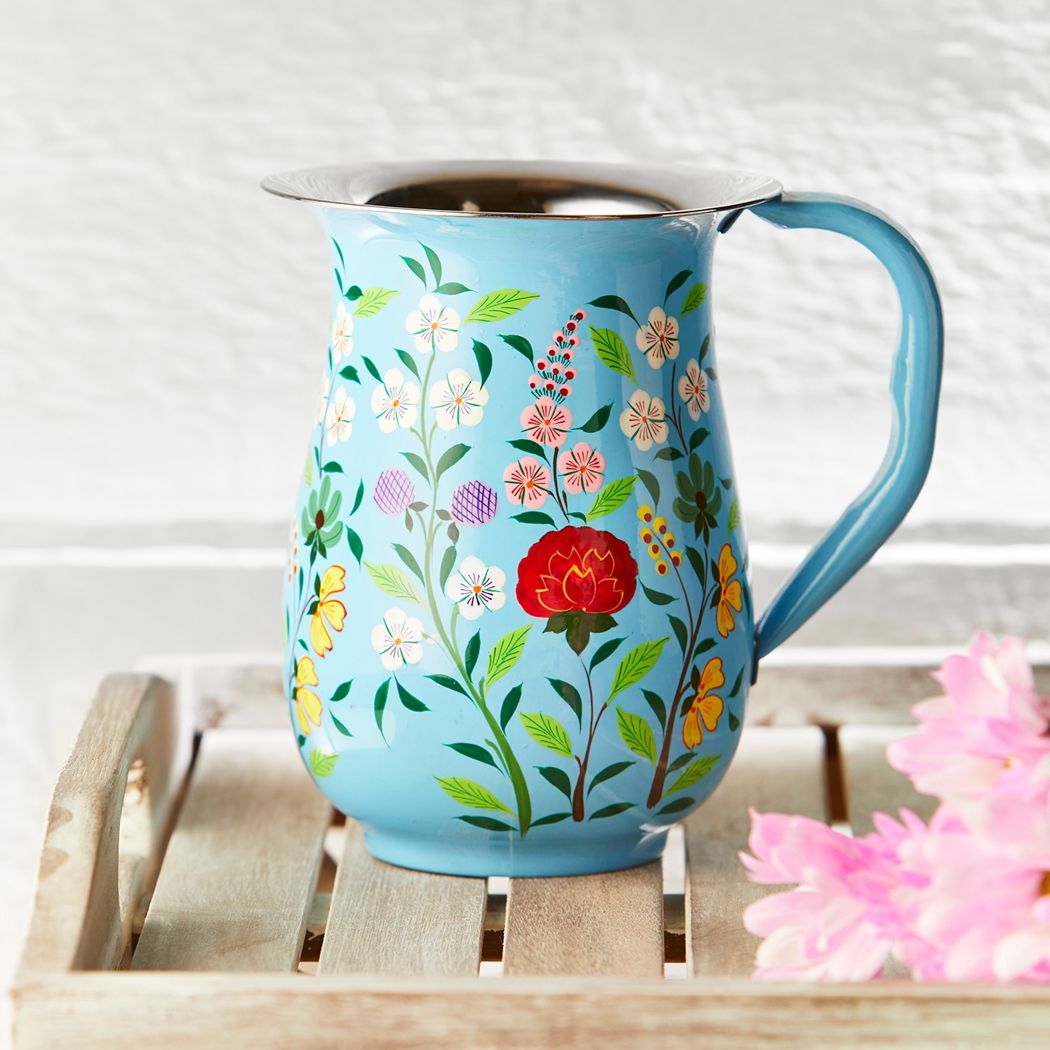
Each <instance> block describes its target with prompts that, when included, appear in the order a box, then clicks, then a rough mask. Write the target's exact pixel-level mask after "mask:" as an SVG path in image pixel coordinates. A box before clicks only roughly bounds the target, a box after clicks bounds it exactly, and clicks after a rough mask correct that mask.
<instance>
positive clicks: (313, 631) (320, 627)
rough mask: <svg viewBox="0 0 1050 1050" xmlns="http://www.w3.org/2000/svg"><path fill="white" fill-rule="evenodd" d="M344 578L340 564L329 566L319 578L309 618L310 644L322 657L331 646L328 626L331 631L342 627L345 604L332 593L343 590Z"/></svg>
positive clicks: (339, 629) (344, 570)
mask: <svg viewBox="0 0 1050 1050" xmlns="http://www.w3.org/2000/svg"><path fill="white" fill-rule="evenodd" d="M345 579H346V569H344V568H343V567H342V565H332V566H330V567H329V568H328V569H327V570H326V572H325V574H324V576H323V577H322V579H321V586H320V589H319V590H318V592H317V604H316V605H315V606H314V613H313V616H312V617H311V618H310V644H311V645H312V646H313V647H314V652H315V653H317V655H318V656H322V657H323V656H324V654H325V653H327V652H328V651H329V650H330V649H331V648H332V636H331V635H330V634H329V633H328V627H329V626H331V628H332V630H333V631H341V630H342V629H343V620H344V619H345V617H346V606H345V605H344V604H343V603H342V602H341V601H339V599H338V598H333V597H332V595H333V594H338V593H339V592H340V591H341V590H344V584H343V581H344V580H345ZM326 621H327V623H326Z"/></svg>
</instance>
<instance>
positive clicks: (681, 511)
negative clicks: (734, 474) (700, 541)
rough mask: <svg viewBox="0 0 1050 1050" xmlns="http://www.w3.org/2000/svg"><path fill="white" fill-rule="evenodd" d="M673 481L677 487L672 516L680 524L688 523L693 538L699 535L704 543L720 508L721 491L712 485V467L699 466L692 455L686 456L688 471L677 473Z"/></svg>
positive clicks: (696, 457)
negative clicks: (693, 535)
mask: <svg viewBox="0 0 1050 1050" xmlns="http://www.w3.org/2000/svg"><path fill="white" fill-rule="evenodd" d="M674 480H675V484H676V485H677V487H678V498H677V499H676V500H675V501H674V512H675V514H676V515H677V516H678V518H679V519H680V520H681V521H685V522H692V523H693V529H694V531H695V533H696V535H697V536H700V535H703V537H704V543H707V542H709V540H710V538H711V530H712V529H713V528H715V527H716V526H717V524H718V517H717V515H718V512H719V511H720V510H721V509H722V491H721V489H720V488H719V487H718V485H717V484H716V480H715V468H714V467H712V466H711V464H710V463H703V462H702V461H701V459H700V457H699V456H698V455H697V454H696V453H695V452H694V453H693V454H692V455H691V456H690V457H689V469H688V471H684V470H683V471H679V473H678V474H676V475H675V479H674Z"/></svg>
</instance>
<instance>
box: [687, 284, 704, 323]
mask: <svg viewBox="0 0 1050 1050" xmlns="http://www.w3.org/2000/svg"><path fill="white" fill-rule="evenodd" d="M706 298H707V285H706V284H704V282H703V281H697V282H696V284H694V285H693V286H692V287H691V288H690V289H689V291H688V292H686V293H685V301H684V302H683V303H682V316H683V317H684V316H685V315H686V314H691V313H692V312H693V311H694V310H699V309H700V307H701V306H702V305H703V302H704V300H705V299H706Z"/></svg>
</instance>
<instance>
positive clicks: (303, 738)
mask: <svg viewBox="0 0 1050 1050" xmlns="http://www.w3.org/2000/svg"><path fill="white" fill-rule="evenodd" d="M297 740H298V741H299V746H300V747H302V746H303V744H305V743H306V737H305V736H303V734H302V733H300V734H299V736H298V737H297Z"/></svg>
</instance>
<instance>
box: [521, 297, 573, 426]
mask: <svg viewBox="0 0 1050 1050" xmlns="http://www.w3.org/2000/svg"><path fill="white" fill-rule="evenodd" d="M586 316H587V313H586V311H584V310H577V311H576V312H575V313H574V314H573V315H572V316H571V317H570V318H569V319H568V321H566V322H565V324H564V326H563V327H562V329H561V331H559V332H555V333H554V335H553V336H551V340H552V342H551V344H550V346H548V347H547V356H546V357H544V358H541V359H540V360H539V361H537V362H536V371H535V372H534V373H533V374H532V375H531V376H530V377H529V389H530V390H531V391H532V396H533V397H535V398H541V397H549V398H551V400H553V401H554V403H555V404H556V405H560V404H561V403H562V402H563V401H564V400H565V399H566V398H567V397H568V396H569V395H570V394H571V393H572V387H571V386H570V384H571V383H572V381H573V380H574V379H575V378H576V369H575V368H574V367H573V365H572V360H573V358H574V357H575V356H576V347H577V346H578V345H579V342H580V337H579V336H578V335H577V334H576V329H577V328H579V326H580V322H581V321H582V320H583V319H584V318H585V317H586Z"/></svg>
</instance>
